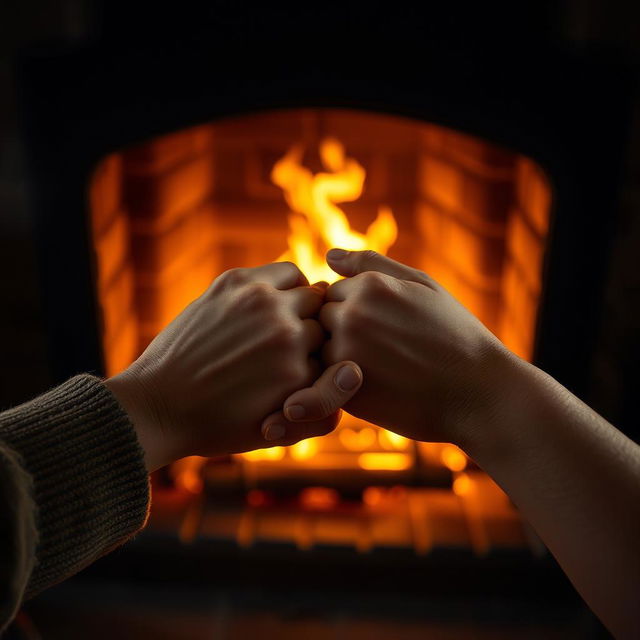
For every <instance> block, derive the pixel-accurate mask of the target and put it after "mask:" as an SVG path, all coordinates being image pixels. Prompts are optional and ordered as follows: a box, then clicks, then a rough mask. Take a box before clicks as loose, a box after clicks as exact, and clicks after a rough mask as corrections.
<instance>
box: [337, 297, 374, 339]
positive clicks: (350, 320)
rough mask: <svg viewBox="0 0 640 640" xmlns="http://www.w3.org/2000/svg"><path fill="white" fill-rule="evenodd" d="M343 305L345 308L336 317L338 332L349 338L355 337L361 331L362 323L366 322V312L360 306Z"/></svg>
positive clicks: (364, 308)
mask: <svg viewBox="0 0 640 640" xmlns="http://www.w3.org/2000/svg"><path fill="white" fill-rule="evenodd" d="M344 304H345V308H344V309H343V311H342V312H341V314H340V316H339V317H338V322H337V326H338V330H339V331H341V332H342V333H343V334H345V335H346V336H349V337H353V336H354V335H357V334H358V332H360V331H362V328H363V325H364V323H366V322H367V317H368V314H367V310H366V307H365V306H364V305H362V304H347V303H344Z"/></svg>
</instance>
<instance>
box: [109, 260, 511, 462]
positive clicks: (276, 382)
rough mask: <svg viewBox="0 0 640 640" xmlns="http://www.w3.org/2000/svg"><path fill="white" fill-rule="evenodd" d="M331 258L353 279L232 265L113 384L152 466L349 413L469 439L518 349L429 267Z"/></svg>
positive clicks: (303, 431) (297, 432)
mask: <svg viewBox="0 0 640 640" xmlns="http://www.w3.org/2000/svg"><path fill="white" fill-rule="evenodd" d="M327 262H328V264H329V265H330V266H331V268H332V269H333V270H334V271H336V272H337V273H338V274H340V275H341V276H344V279H343V280H340V281H338V282H336V283H335V284H333V285H331V286H329V287H327V285H326V284H323V283H321V284H316V285H313V286H310V285H309V283H308V281H307V280H306V278H305V276H304V275H303V274H302V272H301V271H300V270H299V269H298V268H297V267H296V266H295V265H294V264H292V263H288V262H280V263H274V264H269V265H265V266H262V267H257V268H253V269H232V270H230V271H226V272H225V273H223V274H222V275H221V276H219V277H218V278H216V280H215V281H214V282H213V283H212V285H211V286H210V287H209V289H208V290H207V291H206V292H205V293H204V294H203V295H202V296H200V297H199V298H198V299H197V300H195V301H194V302H192V303H191V304H190V305H189V306H188V307H187V308H186V309H185V310H184V311H183V312H182V313H181V314H180V315H179V316H178V317H177V318H176V319H175V320H174V321H173V322H172V323H171V324H170V325H169V326H168V327H167V328H166V329H164V330H163V331H162V332H161V333H160V334H159V335H158V336H157V337H156V338H155V339H154V340H153V342H152V343H151V344H150V345H149V347H148V348H147V349H146V351H145V352H144V353H143V354H142V355H141V356H140V358H138V360H136V361H135V362H134V363H133V364H132V365H131V366H130V367H129V368H128V369H127V370H125V371H124V372H123V373H121V374H120V375H118V376H116V377H114V378H111V379H110V380H108V381H107V385H108V386H109V387H110V388H111V390H112V391H113V393H114V394H115V395H116V397H117V398H118V400H119V401H120V403H121V404H122V405H123V407H124V409H125V410H126V411H127V413H128V414H129V416H130V418H131V421H132V423H133V425H134V427H135V429H136V431H137V433H138V437H139V440H140V443H141V445H142V447H143V449H144V451H145V460H146V464H147V468H148V469H149V471H152V470H154V469H156V468H158V467H160V466H163V465H164V464H167V463H168V462H171V461H172V460H175V459H178V458H181V457H183V456H186V455H205V456H214V455H223V454H228V453H237V452H242V451H248V450H252V449H258V448H262V447H267V446H274V445H290V444H294V443H295V442H298V441H299V440H302V439H304V438H309V437H312V436H319V435H324V434H326V433H328V432H330V431H331V430H333V429H334V428H335V427H336V425H337V424H338V421H339V418H340V408H341V407H344V408H345V409H346V410H347V411H349V412H350V413H352V414H353V415H356V416H358V417H360V418H363V419H366V420H368V421H370V422H373V423H375V424H378V425H380V426H383V427H385V428H387V429H391V430H393V431H395V432H396V433H399V434H401V435H404V436H406V437H410V438H414V439H419V440H435V441H451V442H458V441H460V440H462V439H463V438H464V433H465V429H466V428H467V423H468V416H469V415H470V413H471V411H472V410H473V411H476V412H477V410H478V408H479V406H478V405H481V404H485V405H488V404H490V402H491V399H490V398H489V396H490V394H489V393H488V392H487V391H488V386H487V381H486V378H487V375H486V372H487V370H488V368H489V366H490V363H491V362H492V361H494V360H495V357H494V356H495V355H496V354H501V355H504V353H505V352H506V349H505V348H504V347H503V346H502V345H501V343H500V342H499V341H498V340H497V339H496V338H495V337H494V336H493V334H491V333H490V332H489V331H488V330H487V329H486V328H485V327H484V326H483V325H482V324H481V323H480V322H479V321H478V320H477V319H476V318H475V317H474V316H472V315H471V314H470V313H469V312H468V311H466V309H464V307H462V306H461V305H460V304H459V303H458V302H457V301H456V300H454V298H453V297H451V296H450V295H449V294H448V293H447V292H446V291H445V290H444V289H443V288H442V287H441V286H440V285H438V284H437V283H436V282H435V281H433V280H432V279H431V278H430V277H429V276H427V275H426V274H425V273H423V272H421V271H418V270H416V269H412V268H410V267H407V266H405V265H403V264H400V263H398V262H395V261H393V260H391V259H389V258H386V257H383V256H380V255H378V254H376V253H374V252H370V251H362V252H347V251H343V250H340V249H334V250H332V251H330V252H329V254H328V255H327Z"/></svg>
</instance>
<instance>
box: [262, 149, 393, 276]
mask: <svg viewBox="0 0 640 640" xmlns="http://www.w3.org/2000/svg"><path fill="white" fill-rule="evenodd" d="M303 155H304V149H303V147H302V146H301V145H294V146H293V147H291V149H289V151H288V152H287V154H286V155H285V156H284V157H283V158H281V159H280V160H278V162H276V164H275V165H274V167H273V170H272V172H271V180H272V181H273V183H274V184H276V185H277V186H279V187H280V188H281V189H282V190H283V191H284V192H285V198H286V201H287V204H288V205H289V207H290V209H291V211H293V212H294V213H292V214H290V215H289V238H288V241H289V249H288V251H286V252H285V253H284V254H283V255H281V256H280V258H278V260H279V261H280V260H290V261H292V262H295V263H296V264H297V265H298V267H300V269H301V270H302V272H303V273H304V274H305V275H306V276H307V278H308V279H309V281H310V282H317V281H319V280H324V281H325V282H335V281H336V280H337V279H338V278H339V276H338V275H337V274H336V273H335V272H334V271H332V270H331V268H330V267H329V266H328V265H327V264H326V262H325V259H324V254H325V252H326V250H327V249H330V248H331V247H341V248H343V249H349V250H352V251H361V250H363V249H372V250H374V251H377V252H378V253H381V254H383V255H385V254H386V253H387V251H388V249H389V247H390V246H391V245H392V244H393V243H394V242H395V240H396V238H397V236H398V226H397V224H396V220H395V218H394V216H393V213H392V212H391V210H390V209H389V208H388V207H380V208H379V210H378V216H377V217H376V219H375V220H374V221H373V222H372V223H371V224H370V225H369V228H368V229H367V231H366V233H364V234H362V233H358V232H357V231H354V230H353V229H352V228H351V225H350V224H349V220H348V219H347V216H346V215H345V214H344V212H343V211H342V209H340V208H339V207H338V206H336V203H338V202H353V201H354V200H357V199H358V198H359V197H360V195H361V194H362V189H363V187H364V180H365V176H366V172H365V170H364V168H363V167H362V166H361V165H360V164H359V163H358V162H357V161H356V160H354V159H353V158H349V157H347V156H346V154H345V149H344V146H343V145H342V143H341V142H339V141H338V140H336V139H334V138H325V139H324V140H322V142H321V143H320V158H321V160H322V164H323V166H324V168H325V169H326V172H320V173H318V174H316V175H313V173H311V171H309V169H307V168H306V167H303V166H302V158H303Z"/></svg>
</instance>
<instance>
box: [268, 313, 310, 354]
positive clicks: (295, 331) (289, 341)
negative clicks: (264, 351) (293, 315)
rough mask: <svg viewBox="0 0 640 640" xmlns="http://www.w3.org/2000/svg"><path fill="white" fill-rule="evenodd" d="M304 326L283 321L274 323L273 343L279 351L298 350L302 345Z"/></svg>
mask: <svg viewBox="0 0 640 640" xmlns="http://www.w3.org/2000/svg"><path fill="white" fill-rule="evenodd" d="M302 333H303V328H302V325H301V324H299V323H295V322H287V321H285V320H281V321H279V322H274V323H273V328H272V332H271V341H272V343H273V344H274V345H275V346H276V347H277V348H279V349H286V350H290V349H297V348H298V346H299V345H300V344H301V343H302Z"/></svg>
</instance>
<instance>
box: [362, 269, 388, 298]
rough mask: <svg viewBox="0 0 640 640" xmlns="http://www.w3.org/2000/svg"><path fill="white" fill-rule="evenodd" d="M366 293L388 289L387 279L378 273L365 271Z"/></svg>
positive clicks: (363, 276) (363, 278)
mask: <svg viewBox="0 0 640 640" xmlns="http://www.w3.org/2000/svg"><path fill="white" fill-rule="evenodd" d="M362 281H363V284H364V288H365V291H373V292H376V293H377V292H379V291H383V290H385V289H387V288H388V286H389V285H388V281H387V277H386V276H385V275H384V273H380V272H378V271H365V272H364V273H363V274H362Z"/></svg>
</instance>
